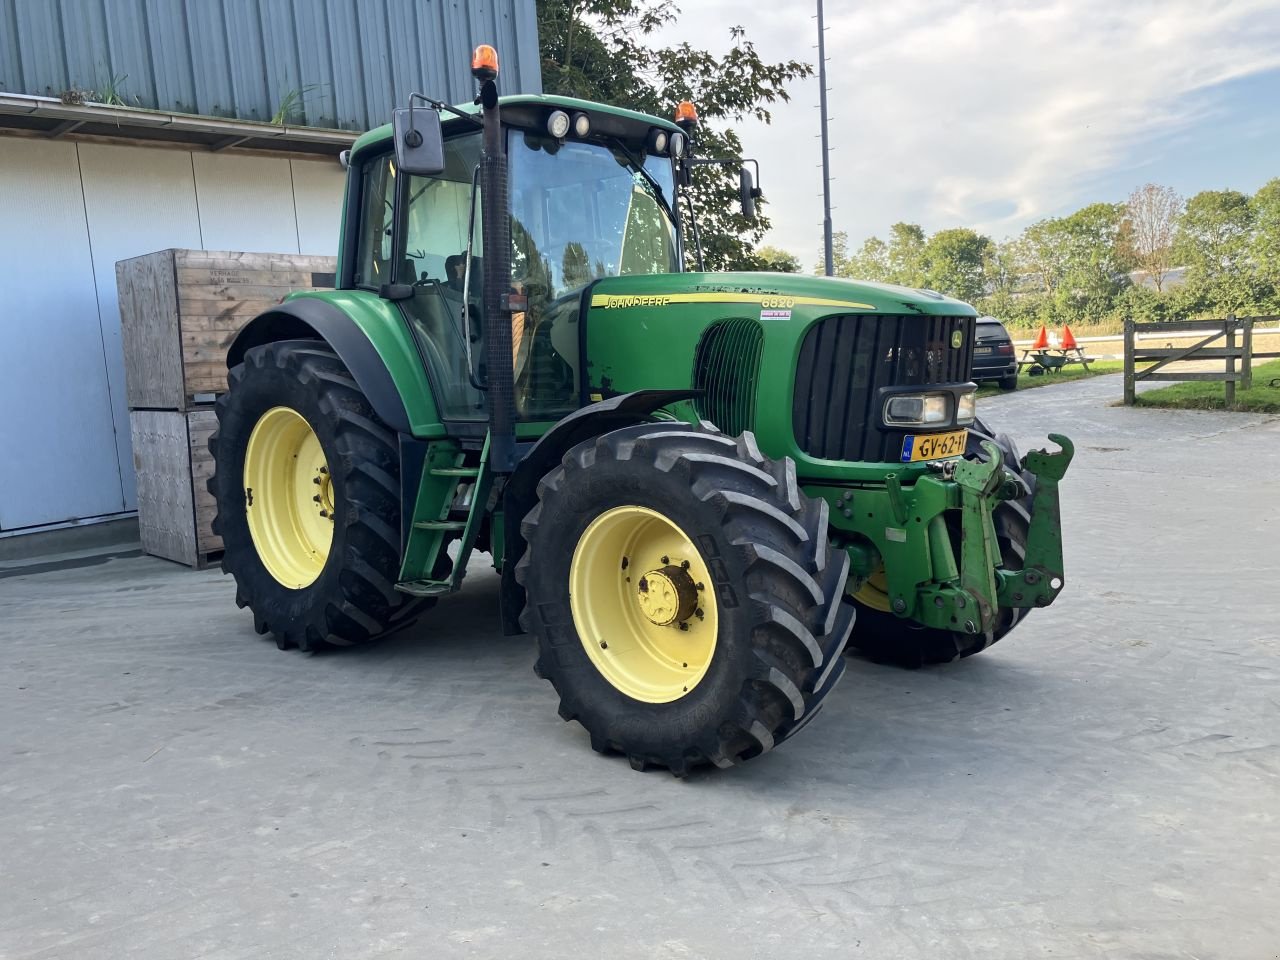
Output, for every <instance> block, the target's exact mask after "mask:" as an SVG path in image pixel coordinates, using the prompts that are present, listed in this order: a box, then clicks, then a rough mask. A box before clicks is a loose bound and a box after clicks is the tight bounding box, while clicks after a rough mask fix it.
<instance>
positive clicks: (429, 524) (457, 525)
mask: <svg viewBox="0 0 1280 960" xmlns="http://www.w3.org/2000/svg"><path fill="white" fill-rule="evenodd" d="M413 526H414V528H415V529H418V530H465V529H466V528H467V521H465V520H418V521H416V522H415V523H414V525H413Z"/></svg>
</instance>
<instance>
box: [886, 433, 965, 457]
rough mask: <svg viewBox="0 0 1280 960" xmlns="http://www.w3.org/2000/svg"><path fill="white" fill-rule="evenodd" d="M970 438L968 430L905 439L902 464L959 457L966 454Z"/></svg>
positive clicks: (917, 435) (913, 436) (914, 435)
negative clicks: (966, 442)
mask: <svg viewBox="0 0 1280 960" xmlns="http://www.w3.org/2000/svg"><path fill="white" fill-rule="evenodd" d="M968 436H969V431H968V430H957V431H956V432H955V433H924V434H913V435H911V436H908V437H904V438H903V440H902V462H903V463H912V462H913V461H916V460H943V459H945V458H947V457H959V456H961V455H963V454H964V446H965V440H966V439H967V438H968Z"/></svg>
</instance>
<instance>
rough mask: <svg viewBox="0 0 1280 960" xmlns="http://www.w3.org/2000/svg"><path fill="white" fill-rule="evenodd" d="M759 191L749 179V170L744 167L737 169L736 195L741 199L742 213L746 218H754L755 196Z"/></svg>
mask: <svg viewBox="0 0 1280 960" xmlns="http://www.w3.org/2000/svg"><path fill="white" fill-rule="evenodd" d="M757 196H759V191H758V190H756V187H755V184H754V183H753V182H752V180H751V171H750V170H748V169H747V168H746V167H742V168H741V169H739V170H738V197H739V199H741V201H742V215H743V216H744V217H746V218H747V219H748V220H754V219H755V218H756V197H757Z"/></svg>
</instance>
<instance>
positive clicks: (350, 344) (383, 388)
mask: <svg viewBox="0 0 1280 960" xmlns="http://www.w3.org/2000/svg"><path fill="white" fill-rule="evenodd" d="M276 340H323V341H325V342H326V343H327V344H329V346H330V347H332V348H333V352H334V353H336V354H337V355H338V357H339V359H341V360H342V362H343V363H344V364H346V367H347V369H348V370H350V371H351V376H352V377H354V378H355V381H356V383H357V384H359V386H360V390H361V392H362V393H364V395H365V396H366V397H368V399H369V403H370V405H371V406H372V407H373V409H374V412H375V413H377V414H378V417H379V418H380V419H381V420H382V421H383V423H385V424H386V425H387V426H389V427H390V428H391V429H392V430H395V431H396V432H397V433H404V434H412V430H411V429H410V426H409V414H408V412H407V411H406V410H405V406H404V400H403V399H402V398H401V396H400V391H399V390H397V389H396V385H395V381H394V380H392V379H391V373H390V371H389V370H387V365H386V363H384V362H383V360H382V357H381V356H379V354H378V350H377V348H376V347H374V345H373V343H372V342H371V341H370V340H369V338H368V337H367V336H366V335H365V333H364V331H363V330H361V329H360V327H359V326H358V325H357V324H356V323H355V321H354V320H352V318H351V317H350V316H349V315H348V314H347V313H346V312H345V311H344V310H343V309H342V308H341V307H338V306H335V305H334V304H332V303H329V302H328V301H326V300H321V299H317V298H314V297H307V298H299V299H294V300H287V301H285V302H284V303H282V304H280V305H279V306H276V307H272V308H271V309H270V310H268V311H267V312H266V313H262V314H259V315H258V316H256V317H254V318H253V319H252V320H250V321H249V323H247V324H246V325H245V326H244V328H243V329H242V330H241V331H240V332H239V333H238V334H236V337H235V339H234V340H232V341H231V347H230V348H229V349H228V350H227V367H228V369H230V368H231V367H234V366H236V365H237V364H239V363H242V362H243V361H244V355H245V353H246V352H248V351H249V350H250V349H251V348H253V347H258V346H261V345H262V344H264V343H272V342H274V341H276Z"/></svg>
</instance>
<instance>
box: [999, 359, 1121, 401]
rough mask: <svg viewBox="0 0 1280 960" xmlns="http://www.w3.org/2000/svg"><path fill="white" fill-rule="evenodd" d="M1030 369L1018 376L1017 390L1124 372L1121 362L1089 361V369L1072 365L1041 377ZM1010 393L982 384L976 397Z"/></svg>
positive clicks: (1024, 369) (1079, 365)
mask: <svg viewBox="0 0 1280 960" xmlns="http://www.w3.org/2000/svg"><path fill="white" fill-rule="evenodd" d="M1029 369H1031V368H1030V367H1023V368H1022V372H1021V373H1019V374H1018V389H1019V390H1029V389H1031V388H1032V387H1048V386H1052V385H1053V384H1055V383H1068V382H1069V381H1072V380H1085V379H1088V378H1089V377H1099V376H1102V375H1103V374H1104V373H1120V372H1121V371H1122V370H1124V361H1123V360H1090V361H1089V369H1088V370H1086V369H1085V368H1084V365H1083V364H1079V363H1073V364H1070V365H1068V366H1065V367H1063V368H1062V369H1061V370H1059V371H1058V372H1057V373H1046V374H1045V375H1044V376H1042V377H1033V376H1031V375H1030V374H1028V373H1027V371H1028V370H1029ZM1006 392H1010V391H1005V390H1001V389H1000V387H999V386H998V385H997V384H995V383H984V384H982V386H980V387H979V388H978V396H980V397H993V396H997V395H999V394H1002V393H1006Z"/></svg>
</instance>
